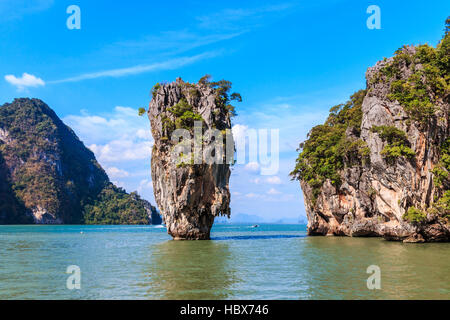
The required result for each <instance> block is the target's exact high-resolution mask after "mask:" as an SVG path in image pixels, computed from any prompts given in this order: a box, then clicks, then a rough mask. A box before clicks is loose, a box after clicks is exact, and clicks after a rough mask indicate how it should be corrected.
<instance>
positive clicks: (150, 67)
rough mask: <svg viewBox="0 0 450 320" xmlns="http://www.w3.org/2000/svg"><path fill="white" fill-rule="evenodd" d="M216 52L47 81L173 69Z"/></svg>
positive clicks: (56, 81)
mask: <svg viewBox="0 0 450 320" xmlns="http://www.w3.org/2000/svg"><path fill="white" fill-rule="evenodd" d="M218 54H219V53H218V52H205V53H201V54H198V55H195V56H191V57H181V58H174V59H170V60H167V61H164V62H157V63H153V64H147V65H138V66H133V67H127V68H120V69H111V70H104V71H99V72H92V73H85V74H82V75H79V76H76V77H71V78H66V79H61V80H54V81H49V82H48V83H65V82H78V81H83V80H88V79H97V78H104V77H113V78H119V77H123V76H128V75H134V74H140V73H144V72H152V71H160V70H174V69H178V68H181V67H183V66H186V65H189V64H192V63H195V62H197V61H200V60H204V59H208V58H213V57H215V56H217V55H218Z"/></svg>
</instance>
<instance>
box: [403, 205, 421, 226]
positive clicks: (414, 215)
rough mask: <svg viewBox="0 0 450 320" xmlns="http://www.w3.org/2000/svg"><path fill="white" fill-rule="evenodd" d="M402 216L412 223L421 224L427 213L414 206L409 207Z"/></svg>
mask: <svg viewBox="0 0 450 320" xmlns="http://www.w3.org/2000/svg"><path fill="white" fill-rule="evenodd" d="M402 218H403V220H405V221H408V222H410V223H412V224H421V223H423V222H425V221H426V219H427V215H426V214H425V213H424V212H422V211H421V210H419V209H417V208H416V207H409V209H408V211H407V212H406V213H405V214H404V215H403V217H402Z"/></svg>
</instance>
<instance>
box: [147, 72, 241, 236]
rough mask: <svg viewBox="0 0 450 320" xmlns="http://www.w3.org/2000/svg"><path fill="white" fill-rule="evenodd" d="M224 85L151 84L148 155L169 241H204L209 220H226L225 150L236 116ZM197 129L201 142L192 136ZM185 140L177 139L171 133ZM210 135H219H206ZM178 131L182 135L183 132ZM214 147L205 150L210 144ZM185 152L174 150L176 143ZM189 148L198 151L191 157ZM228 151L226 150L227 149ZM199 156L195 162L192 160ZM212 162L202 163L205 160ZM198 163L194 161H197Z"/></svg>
mask: <svg viewBox="0 0 450 320" xmlns="http://www.w3.org/2000/svg"><path fill="white" fill-rule="evenodd" d="M230 89H231V83H230V82H229V81H224V80H222V81H219V82H211V81H210V78H209V76H205V77H203V78H202V79H200V81H199V82H198V83H195V84H194V83H188V82H184V81H183V80H181V79H180V78H178V79H177V80H176V81H175V82H173V83H167V84H159V83H158V84H156V85H155V86H154V88H153V90H152V100H151V102H150V105H149V109H148V116H149V119H150V123H151V130H152V135H153V138H154V140H155V144H154V146H153V150H152V160H151V169H152V180H153V190H154V194H155V199H156V203H157V205H158V208H159V209H160V210H161V213H162V215H163V219H164V222H165V224H166V227H167V231H168V233H169V234H170V235H171V236H172V237H173V238H174V239H177V240H179V239H195V240H200V239H209V238H210V230H211V227H212V225H213V223H214V218H215V217H218V216H222V215H223V216H228V217H229V216H230V191H229V186H228V180H229V178H230V162H231V161H230V159H229V156H230V155H229V154H228V156H227V155H226V154H225V152H220V150H224V149H226V148H225V146H226V145H228V146H230V145H231V149H232V150H234V144H233V141H232V139H233V137H232V135H231V132H230V129H231V117H232V116H233V115H234V114H235V111H234V106H232V105H231V104H230V102H231V100H237V101H241V96H240V95H239V94H238V93H232V94H230V92H229V91H230ZM195 123H198V124H200V130H201V131H200V132H199V133H200V140H203V141H198V140H199V139H197V138H196V139H195V140H196V141H193V139H190V136H192V137H193V136H194V134H195V132H194V128H195ZM183 129H184V133H185V134H187V137H186V136H184V137H181V138H180V139H178V138H177V137H175V135H176V134H174V133H175V132H176V130H179V131H180V130H183ZM210 131H214V132H216V133H218V134H207V132H210ZM182 132H183V131H182ZM212 142H214V144H213V145H217V144H218V145H219V148H218V149H216V148H212V149H211V148H210V144H211V143H212ZM180 143H181V144H184V145H185V147H187V150H188V151H186V152H182V151H177V149H176V148H177V147H179V144H180ZM194 144H197V146H199V147H201V148H202V150H203V152H201V153H200V154H197V156H196V155H195V154H194V152H190V150H192V151H194ZM228 149H229V148H228ZM198 156H200V159H196V157H198ZM208 156H209V157H211V156H212V157H213V160H214V161H212V163H211V161H204V160H205V159H204V158H205V157H208ZM198 160H199V161H198Z"/></svg>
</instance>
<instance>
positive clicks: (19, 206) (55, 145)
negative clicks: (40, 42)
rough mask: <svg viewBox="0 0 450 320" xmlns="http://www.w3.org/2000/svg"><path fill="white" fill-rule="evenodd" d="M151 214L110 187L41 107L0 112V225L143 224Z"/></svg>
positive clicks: (32, 103) (26, 103) (17, 105)
mask: <svg viewBox="0 0 450 320" xmlns="http://www.w3.org/2000/svg"><path fill="white" fill-rule="evenodd" d="M146 207H147V208H146ZM151 211H152V210H151V206H150V205H149V204H148V206H145V205H144V202H143V200H142V199H140V198H139V196H137V195H133V196H132V195H129V194H127V193H126V192H125V191H124V190H121V189H119V188H117V187H116V186H114V185H113V184H112V183H110V181H109V179H108V176H107V175H106V173H105V171H104V170H103V169H102V168H101V167H100V165H99V164H98V162H97V161H96V159H95V156H94V154H93V153H92V152H91V151H90V150H89V149H87V148H86V147H85V146H84V144H83V143H82V142H81V141H80V140H79V139H78V137H77V136H76V135H75V133H74V132H73V131H72V130H71V129H70V128H69V127H67V126H66V125H65V124H64V123H63V122H62V121H61V120H60V119H59V118H58V116H57V115H56V114H55V113H54V112H53V110H51V109H50V108H49V107H48V106H47V105H46V104H45V103H44V102H42V101H41V100H38V99H15V100H14V102H13V103H11V104H9V103H6V104H4V105H3V106H0V224H21V223H39V224H62V223H65V224H80V223H99V224H104V223H106V224H109V223H143V224H144V223H149V222H150V221H151V220H150V219H149V213H150V214H151Z"/></svg>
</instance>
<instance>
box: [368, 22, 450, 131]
mask: <svg viewBox="0 0 450 320" xmlns="http://www.w3.org/2000/svg"><path fill="white" fill-rule="evenodd" d="M449 24H450V19H447V21H446V30H445V35H444V37H443V39H442V40H441V42H440V43H439V44H438V46H437V47H436V48H433V47H431V46H429V45H427V44H425V45H420V46H418V47H416V48H415V53H411V52H414V51H411V49H410V48H409V47H407V46H404V47H403V48H400V49H399V50H397V51H396V52H395V53H396V55H395V56H394V58H393V59H392V61H391V62H390V63H388V64H387V65H386V66H384V67H383V68H382V69H381V70H380V74H379V75H377V76H375V77H374V78H373V79H372V81H373V82H379V81H380V82H388V83H390V93H389V94H388V98H389V99H390V100H392V101H395V100H396V101H398V102H399V103H400V104H401V105H402V106H403V107H404V109H405V111H406V112H407V114H408V115H409V117H410V118H411V119H412V120H414V121H417V122H418V123H420V124H421V125H422V126H424V125H426V124H427V123H428V121H429V119H430V118H431V116H432V115H433V114H434V113H435V111H436V110H435V105H436V102H437V101H438V100H439V99H442V98H443V99H444V100H446V101H447V103H448V100H449V90H450V74H449V70H450V58H449V57H450V36H449V31H448V30H449ZM405 68H408V69H409V70H412V71H413V73H412V74H411V75H410V76H409V77H408V78H407V79H406V80H405V79H404V75H403V72H404V69H405Z"/></svg>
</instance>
